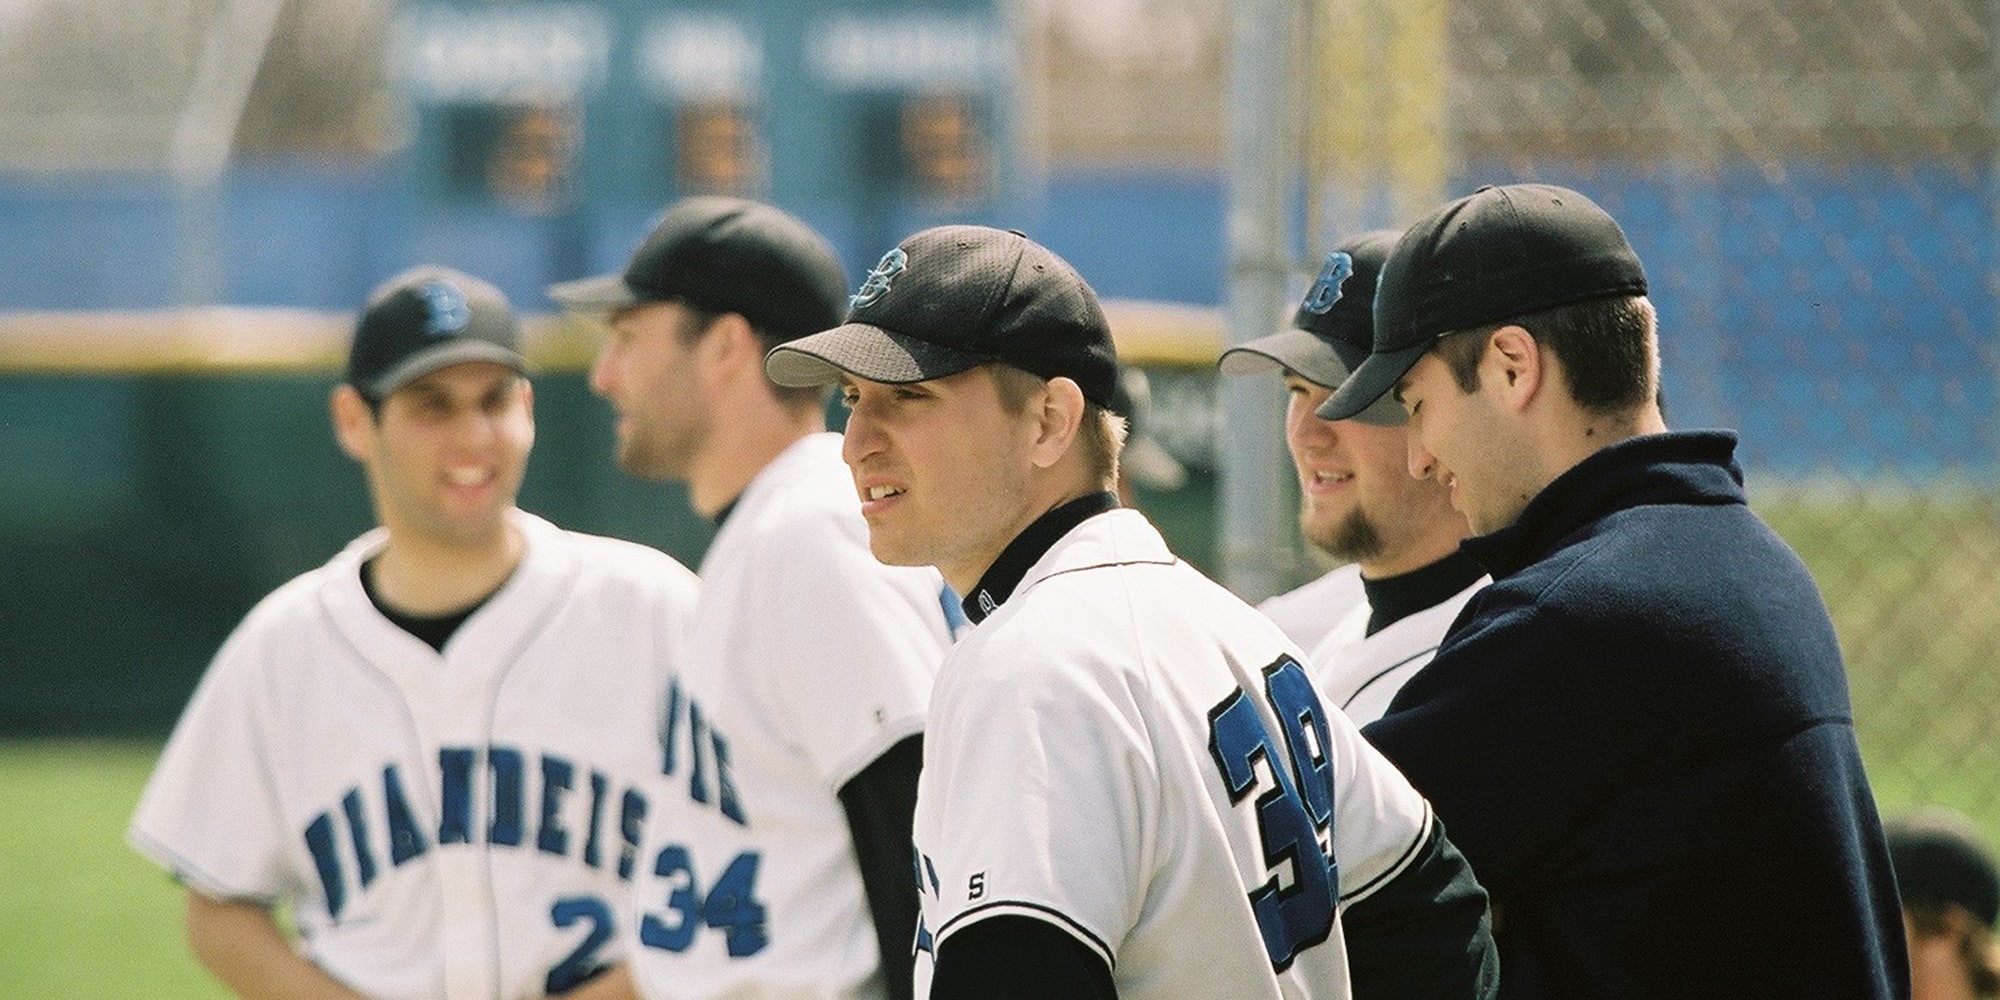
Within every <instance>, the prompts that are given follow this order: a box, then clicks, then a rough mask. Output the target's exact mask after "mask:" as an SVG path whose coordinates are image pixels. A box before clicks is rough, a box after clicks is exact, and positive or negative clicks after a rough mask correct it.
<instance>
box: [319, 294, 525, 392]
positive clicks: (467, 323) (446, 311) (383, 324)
mask: <svg viewBox="0 0 2000 1000" xmlns="http://www.w3.org/2000/svg"><path fill="white" fill-rule="evenodd" d="M467 361H491V362H494V363H496V364H503V365H507V366H508V367H510V368H513V369H514V370H515V371H525V370H526V369H527V363H526V361H525V360H523V359H522V357H521V353H520V328H519V325H518V324H517V323H516V321H515V319H514V311H513V309H512V308H510V307H509V306H508V304H507V297H506V296H505V295H503V294H501V292H500V290H499V289H497V288H494V287H493V286H492V285H489V284H487V283H486V282H484V281H481V280H479V279H478V278H474V277H472V276H471V275H468V274H462V273H460V272H458V271H454V270H451V269H450V268H445V267H436V266H425V267H418V268H413V269H411V270H408V271H404V272H403V273H402V274H399V275H397V276H395V277H393V278H390V279H389V280H388V281H386V282H384V283H383V284H382V285H381V286H380V287H378V288H377V289H375V291H374V292H373V293H372V294H370V295H369V297H368V306H367V308H365V309H363V310H362V312H361V319H360V321H359V322H358V323H357V324H356V325H355V328H354V344H353V346H352V348H351V349H350V350H349V352H348V355H347V381H348V384H350V385H352V386H354V387H355V388H356V389H359V390H361V394H362V395H364V396H367V397H369V398H370V399H377V400H379V399H383V398H386V397H387V396H388V395H389V394H390V393H392V392H395V391H396V390H397V389H400V388H402V387H403V386H405V385H407V384H409V383H410V382H411V381H412V380H415V379H417V378H419V377H422V376H424V375H428V374H430V373H431V372H434V371H437V370H438V369H440V368H446V367H449V366H451V365H456V364H462V363H464V362H467Z"/></svg>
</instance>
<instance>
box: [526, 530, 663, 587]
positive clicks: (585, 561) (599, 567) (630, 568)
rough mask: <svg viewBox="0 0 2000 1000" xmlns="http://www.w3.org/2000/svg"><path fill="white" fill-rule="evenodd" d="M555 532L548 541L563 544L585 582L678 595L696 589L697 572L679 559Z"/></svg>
mask: <svg viewBox="0 0 2000 1000" xmlns="http://www.w3.org/2000/svg"><path fill="white" fill-rule="evenodd" d="M555 532H556V533H555V534H552V535H550V536H548V541H549V542H559V543H560V544H561V545H564V546H567V547H568V548H569V550H570V552H569V555H570V556H572V557H573V558H574V560H575V563H576V567H577V573H578V576H579V578H580V579H581V580H583V581H593V580H594V581H604V582H607V583H622V584H626V585H630V586H634V587H640V588H644V589H660V588H666V589H670V590H676V591H679V590H686V589H689V588H692V587H693V586H694V585H695V575H694V571H693V570H691V569H689V568H688V567H687V566H686V565H685V564H683V563H682V562H681V561H680V560H679V559H676V558H674V557H673V556H671V555H668V554H667V553H665V552H663V551H661V550H659V549H656V548H654V547H652V546H650V545H646V544H643V543H641V542H635V541H631V540H629V539H624V538H612V537H610V536H608V535H594V534H590V533H589V532H583V531H572V530H570V529H568V528H558V529H555ZM544 544H547V542H545V543H544Z"/></svg>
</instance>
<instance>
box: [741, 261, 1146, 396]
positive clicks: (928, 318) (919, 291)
mask: <svg viewBox="0 0 2000 1000" xmlns="http://www.w3.org/2000/svg"><path fill="white" fill-rule="evenodd" d="M850 302H851V303H852V308H850V309H849V310H848V313H847V322H846V323H845V324H843V325H841V326H838V327H835V328H834V329H831V330H827V331H825V332H823V333H816V334H813V335H812V336H810V337H806V338H803V339H801V340H795V341H793V342H791V343H789V344H782V345H779V346H778V347H775V348H773V349H772V350H771V353H770V354H769V355H767V356H766V358H765V362H764V366H765V371H766V372H768V373H769V374H770V376H771V380H772V381H774V382H776V383H778V384H779V385H789V386H811V385H824V384H826V383H828V382H833V381H835V380H837V379H838V378H839V377H840V373H841V372H843V371H844V372H847V373H849V374H852V375H857V376H860V377H861V378H865V379H867V380H869V381H871V382H886V383H891V384H902V383H909V382H923V381H927V380H929V379H935V378H943V377H945V376H947V375H956V374H958V373H959V372H962V371H966V370H968V369H971V368H974V367H977V366H979V365H982V364H986V363H988V362H995V361H998V362H1002V363H1005V364H1009V365H1013V366H1014V367H1016V368H1019V369H1022V370H1023V371H1028V372H1032V373H1034V374H1036V375H1039V376H1041V377H1042V378H1056V377H1058V376H1063V377H1067V378H1070V379H1072V380H1074V381H1075V382H1076V384H1077V385H1078V387H1080V388H1081V389H1082V390H1083V395H1084V398H1086V399H1088V400H1090V401H1091V402H1093V403H1096V404H1098V405H1099V406H1104V407H1107V408H1108V407H1110V406H1111V404H1112V398H1113V396H1114V394H1115V393H1116V392H1117V387H1118V355H1117V352H1116V351H1115V350H1114V349H1113V347H1112V343H1111V327H1110V325H1109V324H1108V323H1106V322H1105V320H1104V311H1103V309H1101V308H1100V307H1099V306H1098V304H1097V293H1095V292H1093V291H1091V289H1090V286H1089V285H1087V284H1085V283H1084V280H1083V277H1082V276H1081V275H1079V274H1077V273H1076V269H1075V268H1072V267H1070V266H1069V264H1068V262H1066V261H1064V260H1063V259H1062V258H1061V257H1058V256H1056V255H1055V254H1054V253H1053V252H1051V251H1050V250H1049V249H1048V248H1046V247H1043V246H1042V245H1040V244H1038V243H1036V242H1035V241H1033V240H1030V239H1028V238H1027V237H1026V236H1025V235H1023V234H1021V233H1019V232H1016V231H1013V230H1002V229H992V228H988V227H986V226H938V227H936V228H933V229H926V230H924V231H922V232H920V233H916V234H915V235H912V236H910V237H909V238H907V239H905V240H903V242H902V243H901V244H900V245H898V246H897V247H896V248H895V249H893V250H891V251H889V252H888V253H886V254H884V255H883V256H882V260H881V262H880V263H878V264H876V265H875V270H873V271H871V272H870V273H869V275H868V280H866V281H864V282H863V283H862V285H861V289H860V291H857V292H856V293H855V294H854V296H853V298H852V299H850Z"/></svg>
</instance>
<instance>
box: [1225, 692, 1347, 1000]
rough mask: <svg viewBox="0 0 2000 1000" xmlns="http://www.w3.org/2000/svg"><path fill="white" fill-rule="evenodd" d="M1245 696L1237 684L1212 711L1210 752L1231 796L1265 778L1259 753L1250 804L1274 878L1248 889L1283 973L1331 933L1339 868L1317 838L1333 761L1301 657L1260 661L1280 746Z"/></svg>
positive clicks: (1321, 836) (1324, 825)
mask: <svg viewBox="0 0 2000 1000" xmlns="http://www.w3.org/2000/svg"><path fill="white" fill-rule="evenodd" d="M1251 697H1252V696H1251V695H1250V693H1249V692H1247V691H1244V690H1242V689H1241V688H1238V689H1237V690H1236V691H1235V693H1233V694H1231V695H1230V696H1229V697H1227V698H1224V699H1223V700H1222V702H1221V703H1220V704H1218V705H1216V706H1215V707H1214V708H1213V709H1210V710H1209V713H1208V752H1209V753H1210V754H1211V755H1212V756H1213V757H1214V758H1215V765H1216V767H1217V768H1219V769H1220V770H1221V772H1222V780H1223V784H1224V786H1225V787H1227V788H1228V789H1229V800H1230V801H1231V802H1232V803H1234V802H1241V801H1243V799H1244V797H1245V796H1248V795H1249V794H1250V793H1251V792H1253V791H1256V790H1257V788H1258V787H1259V786H1260V785H1265V784H1266V782H1265V781H1264V780H1263V777H1262V776H1261V775H1259V774H1258V771H1257V762H1258V761H1259V760H1261V761H1263V762H1264V766H1265V770H1266V771H1267V772H1268V773H1269V775H1270V781H1269V783H1268V786H1267V787H1265V790H1264V793H1263V794H1262V795H1259V796H1258V797H1257V803H1256V807H1257V830H1258V834H1259V836H1260V837H1262V838H1263V844H1264V860H1265V863H1266V864H1267V865H1268V866H1269V868H1270V870H1271V877H1270V878H1269V879H1266V880H1265V882H1264V883H1263V884H1262V885H1260V886H1257V887H1256V888H1254V889H1252V890H1251V891H1250V907H1251V909H1252V910H1253V911H1254V912H1255V913H1256V914H1257V929H1258V931H1259V932H1260V933H1262V935H1263V938H1264V950H1265V952H1266V953H1267V954H1268V955H1269V957H1270V959H1271V967H1272V968H1273V969H1276V970H1278V971H1280V972H1282V971H1284V970H1285V969H1287V968H1289V967H1291V964H1292V959H1293V958H1295V957H1297V955H1298V953H1299V952H1300V951H1303V950H1305V949H1306V948H1310V947H1312V946H1313V945H1316V944H1318V943H1320V942H1321V941H1324V940H1326V938H1327V935H1329V934H1331V933H1332V931H1333V912H1334V902H1335V900H1336V899H1338V898H1339V895H1340V872H1339V869H1338V867H1337V866H1336V865H1335V864H1334V862H1333V860H1332V859H1331V858H1330V857H1329V856H1328V853H1327V852H1328V846H1322V845H1329V846H1330V845H1331V844H1332V843H1333V762H1332V761H1331V760H1330V759H1329V757H1328V741H1329V736H1328V733H1327V725H1326V714H1325V712H1324V711H1322V710H1321V708H1320V702H1319V695H1318V694H1317V693H1315V692H1314V691H1313V687H1312V683H1311V682H1310V681H1308V680H1307V679H1306V672H1305V669H1304V668H1303V667H1301V666H1299V663H1298V661H1297V660H1294V659H1292V658H1291V657H1290V656H1285V657H1280V658H1279V659H1278V660H1277V662H1275V663H1273V664H1271V665H1270V666H1268V667H1265V668H1264V698H1265V701H1266V703H1267V704H1269V705H1270V707H1271V711H1272V713H1273V714H1275V715H1276V716H1277V717H1278V726H1279V728H1280V729H1281V730H1282V731H1283V734H1284V743H1283V745H1282V746H1280V745H1279V743H1278V740H1277V739H1276V738H1275V737H1273V736H1272V734H1271V731H1270V729H1269V727H1267V726H1265V725H1264V720H1263V718H1262V717H1261V716H1260V715H1259V714H1258V712H1257V705H1256V703H1255V702H1253V701H1252V700H1251ZM1287 873H1289V874H1288V875H1287Z"/></svg>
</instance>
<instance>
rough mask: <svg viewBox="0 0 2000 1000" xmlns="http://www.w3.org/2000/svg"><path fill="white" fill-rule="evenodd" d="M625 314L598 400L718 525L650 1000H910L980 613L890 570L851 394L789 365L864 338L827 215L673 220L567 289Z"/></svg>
mask: <svg viewBox="0 0 2000 1000" xmlns="http://www.w3.org/2000/svg"><path fill="white" fill-rule="evenodd" d="M551 293H552V294H553V295H554V297H555V298H556V300H557V301H559V302H561V303H562V304H563V305H565V306H566V307H568V308H569V309H571V310H573V311H576V312H579V313H585V314H589V315H593V316H596V317H598V318H601V319H604V320H606V321H607V322H608V323H609V324H610V327H611V339H610V341H609V343H608V344H606V346H605V348H604V350H603V353H602V354H601V355H600V356H599V357H598V359H597V365H596V367H595V368H594V369H593V370H592V372H591V387H592V388H593V389H595V390H596V391H597V393H598V394H599V395H601V396H603V397H604V398H605V399H607V400H609V401H610V402H611V405H612V406H613V407H614V408H615V409H616V410H617V412H618V460H619V463H620V464H621V465H623V466H624V468H625V469H626V471H628V472H631V473H632V474H634V475H638V476H643V477H645V478H648V479H659V480H668V481H675V482H681V483H685V484H686V486H687V490H688V499H689V501H690V502H691V503H692V504H693V505H694V508H695V510H697V511H699V512H700V513H701V514H702V515H704V516H706V517H708V518H710V519H712V520H714V521H715V522H717V530H716V534H715V538H714V539H713V541H711V542H710V544H709V547H708V552H707V554H706V555H705V556H704V557H703V559H702V563H701V580H702V595H701V606H700V609H699V611H698V613H697V614H696V618H695V623H694V632H693V636H692V639H691V643H692V647H691V656H690V662H689V665H688V666H687V668H686V669H684V670H683V671H682V672H681V676H680V678H679V679H678V683H677V685H676V686H675V688H674V689H673V694H672V697H671V698H670V702H671V705H670V707H671V708H672V710H673V714H672V716H671V717H670V718H669V720H668V722H667V734H668V739H669V741H670V743H671V744H672V745H671V746H670V748H669V750H668V754H667V756H666V758H665V760H664V762H663V763H664V768H665V771H666V773H667V777H668V779H669V780H670V781H672V782H673V783H674V784H675V786H676V787H677V788H684V789H685V792H684V794H681V795H679V796H676V797H673V798H671V799H670V800H669V801H668V802H666V803H664V804H663V808H662V809H661V812H660V815H659V816H658V817H657V819H656V821H655V824H654V828H655V830H656V831H658V832H659V834H660V836H659V837H658V838H657V842H656V844H655V846H654V848H653V849H652V851H651V853H650V854H649V856H648V860H647V861H646V863H645V864H644V865H642V866H641V869H640V872H639V874H638V877H637V879H636V880H635V887H636V890H637V893H638V900H639V912H640V914H641V921H642V922H641V925H640V927H639V928H638V930H639V938H640V943H641V944H642V945H643V947H642V948H640V949H639V952H638V954H637V956H636V957H635V960H634V962H633V963H632V968H633V971H634V973H635V976H636V979H637V980H638V982H637V986H638V987H639V988H640V990H641V991H642V992H643V993H644V994H645V995H647V996H650V997H656V998H661V1000H666V998H673V1000H694V998H703V997H737V996H753V995H754V996H764V995H784V996H788V997H799V998H807V997H812V998H825V1000H849V998H858V997H876V996H885V995H886V996H889V997H906V996H908V995H909V992H908V991H909V986H910V962H911V952H910V934H911V933H912V929H913V928H914V926H915V924H916V919H917V896H916V892H915V891H914V887H913V886H912V885H911V884H910V880H909V870H910V816H911V812H912V810H913V809H914V808H915V803H916V791H917V769H918V767H919V765H920V764H921V762H922V759H923V736H922V732H923V718H924V707H925V705H926V704H927V702H928V699H929V696H930V684H931V675H932V673H933V672H934V671H935V670H936V669H937V665H938V663H940V662H941V661H942V660H943V659H944V654H945V650H946V648H947V647H948V646H949V644H950V642H951V634H952V629H953V628H954V626H955V622H954V618H955V619H956V621H957V622H959V623H962V621H963V617H962V616H959V615H958V613H957V612H958V605H957V599H956V597H955V596H952V595H949V594H948V593H946V592H945V590H944V586H943V583H942V581H940V580H939V578H938V575H937V574H936V573H935V572H934V571H931V570H928V569H903V568H890V567H887V566H883V565H881V564H880V563H878V562H876V561H875V559H874V558H873V557H872V556H870V555H869V553H868V539H867V533H868V529H867V526H866V525H865V524H863V523H862V520H861V511H860V504H859V502H858V501H857V500H856V499H855V497H854V490H853V488H852V486H851V485H850V483H849V481H848V477H847V468H846V466H845V465H843V464H842V463H841V460H840V437H839V435H837V434H831V433H828V432H827V430H826V390H825V389H824V388H823V387H821V388H808V389H800V388H796V387H788V386H780V385H777V384H774V383H773V382H772V381H771V380H770V379H768V378H766V377H765V374H764V354H765V352H766V351H768V350H770V349H771V348H772V347H774V346H777V345H779V344H783V343H786V342H788V341H790V340H792V339H793V338H795V337H800V336H804V335H805V334H809V333H814V332H817V331H819V330H824V329H826V328H827V327H830V326H833V325H834V324H836V323H838V322H839V321H840V316H841V312H842V310H843V308H844V307H845V305H846V298H847V289H846V278H845V276H844V275H843V273H842V271H841V267H840V263H839V261H838V259H837V258H835V256H834V254H833V251H832V249H831V248H830V247H828V246H827V245H826V242H825V241H824V240H822V239H821V238H820V237H819V235H818V234H816V233H814V232H813V231H812V229H810V228H809V227H807V226H806V224H805V223H803V222H801V221H799V220H798V219H796V218H794V217H792V216H791V215H789V214H786V213H785V212H783V211H781V210H779V209H777V208H775V207H773V206H771V205H766V204H762V203H759V202H754V201H747V200H744V199H740V198H722V197H699V198H688V199H684V200H682V201H680V202H677V203H676V204H674V205H673V206H672V207H671V208H669V209H668V210H667V212H666V213H665V215H664V216H662V217H661V219H660V222H659V224H658V225H656V226H655V227H654V228H653V231H652V232H651V234H650V235H648V236H647V237H646V239H645V241H644V242H643V243H641V244H640V246H639V248H638V250H637V251H636V252H635V253H634V254H633V255H632V259H631V261H630V263H628V264H627V265H626V267H625V269H624V271H623V272H621V273H619V274H612V275H606V276H604V277H601V278H590V279H584V280H582V281H577V282H571V283H568V284H563V285H557V286H556V287H554V288H553V289H551Z"/></svg>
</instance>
